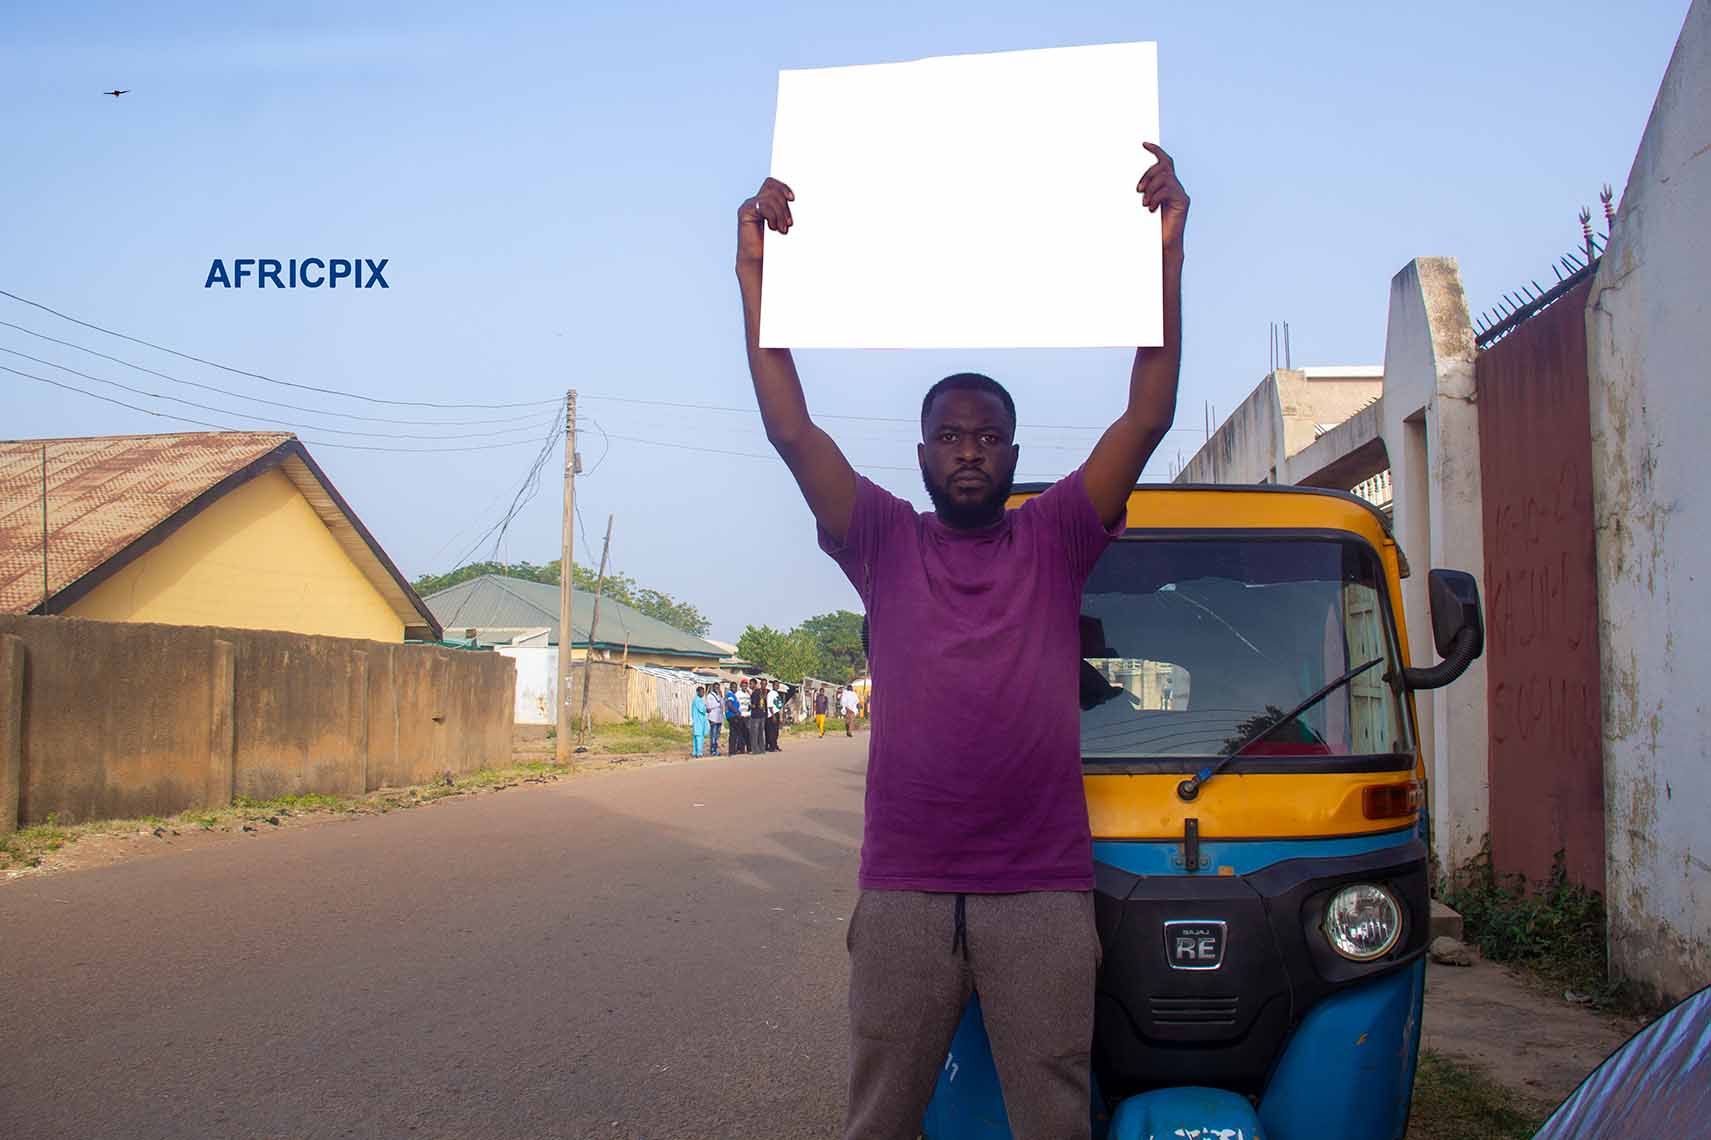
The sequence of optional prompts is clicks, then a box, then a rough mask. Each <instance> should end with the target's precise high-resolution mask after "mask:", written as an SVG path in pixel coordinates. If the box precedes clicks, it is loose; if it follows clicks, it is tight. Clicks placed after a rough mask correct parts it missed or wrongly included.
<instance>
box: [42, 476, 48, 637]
mask: <svg viewBox="0 0 1711 1140" xmlns="http://www.w3.org/2000/svg"><path fill="white" fill-rule="evenodd" d="M47 612H48V445H47V444H45V443H44V444H42V613H43V614H44V615H45V614H46V613H47Z"/></svg>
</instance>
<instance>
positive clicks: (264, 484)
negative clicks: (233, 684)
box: [0, 432, 440, 641]
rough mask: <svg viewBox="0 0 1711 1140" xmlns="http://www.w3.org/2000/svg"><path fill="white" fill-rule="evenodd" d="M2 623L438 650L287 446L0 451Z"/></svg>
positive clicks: (195, 437) (211, 443)
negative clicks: (218, 631)
mask: <svg viewBox="0 0 1711 1140" xmlns="http://www.w3.org/2000/svg"><path fill="white" fill-rule="evenodd" d="M0 613H32V614H41V613H48V614H63V615H66V616H68V617H81V618H95V619H99V620H103V621H134V622H160V623H163V624H167V625H212V626H226V627H230V628H237V629H272V630H286V631H290V632H294V633H311V634H324V635H328V636H333V637H358V638H366V639H369V640H372V641H403V640H405V639H406V638H417V639H433V638H438V637H439V635H440V627H439V623H438V622H437V621H435V620H434V615H433V614H432V613H431V612H430V611H429V610H428V608H427V606H426V605H425V604H424V603H423V602H422V600H421V598H419V597H417V596H416V592H415V591H414V590H412V589H411V588H410V584H409V582H408V581H406V580H405V578H404V576H403V575H402V574H400V573H399V571H398V568H397V567H396V566H394V565H393V563H392V560H391V559H390V558H388V557H387V556H386V552H385V551H383V550H382V549H381V548H380V544H379V543H377V542H376V541H375V540H374V536H373V535H371V534H370V533H369V532H368V530H367V528H366V527H364V526H363V525H362V522H361V521H360V520H359V519H358V518H357V517H356V515H355V514H354V513H353V512H352V511H351V509H350V506H349V504H347V503H346V502H345V500H344V498H343V497H342V496H341V495H340V494H339V493H338V491H337V490H335V489H334V487H333V485H332V483H331V482H329V481H328V479H327V476H326V474H325V472H323V471H322V470H321V469H320V467H319V466H317V465H316V463H315V461H314V460H313V459H311V458H310V456H309V453H308V451H307V450H305V449H304V447H303V444H302V443H300V442H299V441H298V439H297V437H296V436H294V435H291V434H290V433H287V432H180V433H173V434H167V435H133V436H94V437H89V438H85V439H37V440H17V441H11V442H3V443H0Z"/></svg>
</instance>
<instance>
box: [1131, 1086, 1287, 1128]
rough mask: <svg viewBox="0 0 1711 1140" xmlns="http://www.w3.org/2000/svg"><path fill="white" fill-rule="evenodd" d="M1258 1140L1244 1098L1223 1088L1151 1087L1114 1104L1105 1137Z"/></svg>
mask: <svg viewBox="0 0 1711 1140" xmlns="http://www.w3.org/2000/svg"><path fill="white" fill-rule="evenodd" d="M1179 1137H1182V1138H1187V1137H1192V1138H1194V1140H1261V1132H1260V1125H1259V1117H1258V1116H1255V1115H1254V1110H1253V1106H1252V1105H1251V1104H1249V1103H1248V1101H1247V1098H1246V1097H1242V1096H1237V1095H1236V1094H1235V1093H1233V1092H1225V1091H1224V1090H1223V1089H1207V1088H1196V1087H1194V1086H1183V1087H1178V1088H1168V1089H1154V1090H1153V1091H1152V1092H1144V1093H1141V1094H1140V1095H1139V1096H1132V1097H1130V1098H1129V1099H1128V1100H1125V1101H1124V1102H1123V1103H1122V1104H1120V1105H1118V1106H1117V1114H1116V1115H1115V1116H1113V1117H1112V1118H1111V1131H1110V1132H1109V1133H1108V1134H1107V1138H1108V1140H1178V1138H1179Z"/></svg>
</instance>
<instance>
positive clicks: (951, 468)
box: [917, 388, 1020, 528]
mask: <svg viewBox="0 0 1711 1140" xmlns="http://www.w3.org/2000/svg"><path fill="white" fill-rule="evenodd" d="M921 428H922V431H921V435H922V442H921V444H920V446H919V448H917V454H918V455H919V457H920V460H921V481H922V482H924V483H925V484H926V485H927V494H928V495H929V496H930V497H931V498H932V500H933V509H934V510H935V511H937V512H938V515H939V518H940V519H942V520H943V521H944V523H945V525H947V526H952V527H958V528H969V527H978V526H986V525H989V524H991V523H994V522H997V521H998V520H999V519H1000V518H1002V517H1003V515H1004V501H1005V500H1006V499H1008V498H1009V497H1010V486H1011V484H1012V483H1013V482H1014V481H1015V476H1016V457H1017V456H1018V455H1019V454H1020V451H1019V449H1018V448H1017V447H1016V445H1015V444H1014V443H1012V442H1011V439H1012V438H1013V437H1014V435H1015V430H1016V425H1015V424H1013V423H1011V422H1010V416H1009V414H1008V413H1007V412H1005V410H1004V402H1003V401H1002V400H1000V399H999V398H998V397H997V396H994V395H993V394H992V393H990V392H979V391H972V390H969V389H965V388H953V389H951V390H950V391H948V392H942V393H940V394H939V396H938V398H937V399H935V400H934V401H933V404H932V407H931V408H929V409H928V410H927V419H926V422H925V423H923V424H922V425H921Z"/></svg>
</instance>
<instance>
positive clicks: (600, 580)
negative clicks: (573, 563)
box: [559, 515, 628, 745]
mask: <svg viewBox="0 0 1711 1140" xmlns="http://www.w3.org/2000/svg"><path fill="white" fill-rule="evenodd" d="M611 549H612V516H611V515H607V516H606V543H605V545H603V546H602V547H601V548H600V573H599V574H597V575H596V576H595V578H594V616H593V617H591V618H589V619H588V649H587V651H586V652H584V653H583V655H582V715H581V717H579V718H578V723H579V725H580V727H579V728H578V729H577V733H576V743H577V744H579V745H580V744H582V743H583V741H584V740H586V739H587V737H588V683H589V681H591V680H592V679H593V673H594V634H595V631H596V630H598V629H599V628H600V594H601V593H602V592H603V591H604V590H605V588H606V555H607V554H608V553H609V552H610V551H611ZM559 640H560V641H563V640H564V639H563V638H562V637H561V638H559ZM626 656H628V652H627V651H626Z"/></svg>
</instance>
